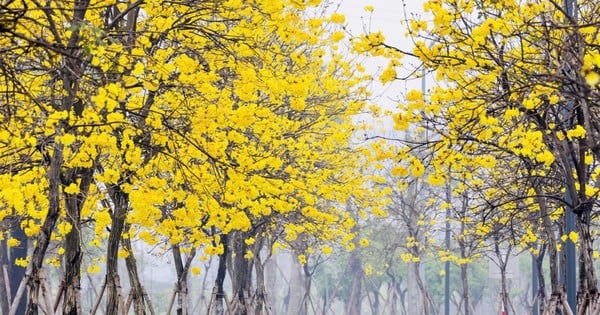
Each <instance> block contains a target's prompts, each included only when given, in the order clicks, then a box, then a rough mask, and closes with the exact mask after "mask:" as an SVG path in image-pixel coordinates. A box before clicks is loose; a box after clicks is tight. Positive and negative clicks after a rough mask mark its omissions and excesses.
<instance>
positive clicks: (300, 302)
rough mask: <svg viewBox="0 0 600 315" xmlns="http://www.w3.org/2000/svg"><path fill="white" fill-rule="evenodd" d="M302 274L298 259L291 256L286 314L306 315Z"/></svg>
mask: <svg viewBox="0 0 600 315" xmlns="http://www.w3.org/2000/svg"><path fill="white" fill-rule="evenodd" d="M304 289H305V286H304V273H303V272H302V266H300V263H299V262H298V257H296V255H294V254H292V257H291V261H290V281H289V287H288V295H289V302H288V305H287V311H286V314H294V315H306V314H307V310H306V307H305V306H306V303H304V299H305V297H306V292H304Z"/></svg>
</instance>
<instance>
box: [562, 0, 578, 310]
mask: <svg viewBox="0 0 600 315" xmlns="http://www.w3.org/2000/svg"><path fill="white" fill-rule="evenodd" d="M575 1H576V0H564V10H565V14H566V16H567V18H569V19H572V18H573V17H574V7H575ZM567 62H568V60H567ZM571 189H572V187H568V188H567V192H566V198H565V201H566V214H565V225H566V226H565V230H566V234H567V235H569V234H570V233H571V232H574V231H575V214H574V213H573V202H574V200H572V198H571V196H572V194H571ZM565 256H566V259H565V260H566V261H565V267H566V279H565V280H566V281H565V282H566V287H567V288H566V289H567V302H568V303H569V307H570V308H571V311H572V312H573V314H577V288H576V285H577V274H576V266H577V263H576V257H575V256H576V252H575V244H574V243H573V241H571V240H568V241H567V244H566V253H565Z"/></svg>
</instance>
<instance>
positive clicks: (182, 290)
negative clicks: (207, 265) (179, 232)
mask: <svg viewBox="0 0 600 315" xmlns="http://www.w3.org/2000/svg"><path fill="white" fill-rule="evenodd" d="M172 253H173V261H174V262H175V271H176V272H177V285H176V286H175V287H176V288H177V292H176V294H177V315H187V314H189V311H188V309H189V308H188V298H187V293H188V285H187V280H188V275H189V270H190V266H191V265H192V261H193V259H194V256H196V251H195V250H192V251H191V252H190V255H189V256H188V257H187V259H186V262H185V264H184V263H183V259H182V257H181V249H180V248H179V246H178V245H174V246H173V248H172Z"/></svg>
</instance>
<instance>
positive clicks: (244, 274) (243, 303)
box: [229, 231, 253, 315]
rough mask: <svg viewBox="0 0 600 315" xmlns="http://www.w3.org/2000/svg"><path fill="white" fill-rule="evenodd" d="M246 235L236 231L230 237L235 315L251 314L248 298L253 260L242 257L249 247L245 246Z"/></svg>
mask: <svg viewBox="0 0 600 315" xmlns="http://www.w3.org/2000/svg"><path fill="white" fill-rule="evenodd" d="M247 237H248V233H245V232H241V231H237V232H232V234H231V235H230V239H229V242H230V245H231V249H232V251H231V255H230V257H231V260H232V266H233V270H232V277H231V285H232V289H233V293H232V294H233V303H232V304H233V305H234V310H235V311H234V314H235V315H248V314H252V312H253V310H252V308H251V305H249V304H250V303H249V302H250V298H251V292H252V264H253V260H252V259H248V258H246V257H244V256H245V255H246V252H247V251H248V249H249V247H248V245H246V242H245V240H246V238H247Z"/></svg>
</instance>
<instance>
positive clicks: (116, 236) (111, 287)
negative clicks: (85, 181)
mask: <svg viewBox="0 0 600 315" xmlns="http://www.w3.org/2000/svg"><path fill="white" fill-rule="evenodd" d="M108 192H109V196H110V198H111V199H112V203H113V205H114V209H113V211H112V213H111V214H112V215H111V222H112V225H111V229H110V232H109V234H108V247H107V250H106V313H107V314H119V307H120V305H119V304H120V303H121V301H122V296H121V280H120V278H119V268H118V267H119V264H118V263H119V245H120V243H121V236H122V234H123V229H124V225H125V219H126V218H127V209H128V206H129V202H128V200H129V197H128V196H127V194H126V193H125V192H123V191H122V190H121V187H119V186H118V185H115V186H111V187H109V190H108Z"/></svg>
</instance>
